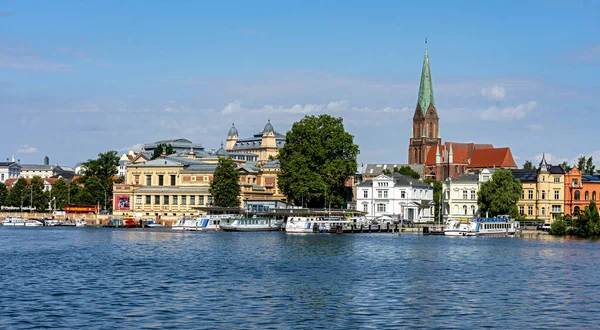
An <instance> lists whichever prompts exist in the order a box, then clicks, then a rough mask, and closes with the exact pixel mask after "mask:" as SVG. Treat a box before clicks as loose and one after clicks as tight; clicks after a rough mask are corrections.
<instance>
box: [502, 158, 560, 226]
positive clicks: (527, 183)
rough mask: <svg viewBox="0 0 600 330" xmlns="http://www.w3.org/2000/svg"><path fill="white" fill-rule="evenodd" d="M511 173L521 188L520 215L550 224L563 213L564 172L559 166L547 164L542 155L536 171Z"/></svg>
mask: <svg viewBox="0 0 600 330" xmlns="http://www.w3.org/2000/svg"><path fill="white" fill-rule="evenodd" d="M511 171H512V174H513V177H514V178H515V179H517V180H519V181H520V182H521V186H522V188H523V194H522V195H521V199H520V200H519V201H518V202H517V207H518V208H519V214H520V215H522V216H523V217H525V218H526V219H528V220H543V221H544V222H545V223H552V221H554V219H556V216H557V215H558V214H563V213H564V212H565V210H564V206H565V170H564V169H563V168H562V167H561V166H557V165H550V164H548V162H547V161H546V157H545V155H544V156H542V160H541V162H540V164H539V166H538V168H537V169H533V170H526V169H517V170H511Z"/></svg>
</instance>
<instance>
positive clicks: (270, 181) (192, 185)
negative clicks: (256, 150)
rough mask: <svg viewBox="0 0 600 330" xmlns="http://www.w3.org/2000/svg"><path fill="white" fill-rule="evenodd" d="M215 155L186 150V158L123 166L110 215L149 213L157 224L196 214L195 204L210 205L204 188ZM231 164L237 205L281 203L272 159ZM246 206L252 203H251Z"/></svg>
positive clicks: (276, 167)
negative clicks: (237, 183) (237, 176)
mask: <svg viewBox="0 0 600 330" xmlns="http://www.w3.org/2000/svg"><path fill="white" fill-rule="evenodd" d="M223 151H224V150H223ZM217 153H219V152H217ZM217 153H215V155H214V157H213V156H212V155H208V154H207V155H203V156H205V157H204V158H197V157H196V154H195V152H194V151H191V150H190V151H189V152H188V155H187V157H181V156H161V157H159V158H156V159H154V160H149V161H145V162H135V160H134V162H132V163H130V164H128V166H127V175H126V181H125V183H123V184H115V185H114V188H113V203H114V205H113V210H114V211H113V214H115V215H120V216H136V217H153V218H157V219H160V220H161V221H162V222H165V221H167V222H173V221H175V220H176V219H177V218H179V217H182V216H194V215H197V214H198V209H197V208H198V207H206V206H211V205H213V202H212V196H211V195H210V192H209V187H210V182H211V181H212V180H213V173H214V171H215V169H216V168H217V162H218V157H219V156H220V155H219V156H217V155H216V154H217ZM222 157H225V156H222ZM236 166H237V170H238V171H239V174H240V188H241V196H240V206H243V205H245V204H244V202H245V201H248V200H252V201H259V200H262V201H285V196H283V194H282V193H281V192H280V191H279V187H278V186H277V173H278V171H279V162H278V161H271V162H267V163H265V164H259V163H257V162H243V161H237V160H236ZM267 204H268V203H267ZM252 205H254V207H257V206H256V202H254V203H252Z"/></svg>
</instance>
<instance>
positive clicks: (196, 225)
mask: <svg viewBox="0 0 600 330" xmlns="http://www.w3.org/2000/svg"><path fill="white" fill-rule="evenodd" d="M200 220H201V219H199V218H185V217H184V218H179V220H177V221H176V222H175V223H174V224H173V226H172V227H171V229H172V230H180V231H200V230H202V225H201V222H200Z"/></svg>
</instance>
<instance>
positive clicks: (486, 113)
mask: <svg viewBox="0 0 600 330" xmlns="http://www.w3.org/2000/svg"><path fill="white" fill-rule="evenodd" d="M536 107H537V103H536V102H535V101H529V102H527V103H525V104H519V105H517V106H516V107H506V108H498V107H491V108H488V109H486V110H483V111H481V112H480V116H481V119H483V120H487V121H508V120H516V119H521V118H523V117H525V115H526V114H527V113H528V112H530V111H531V110H533V109H535V108H536Z"/></svg>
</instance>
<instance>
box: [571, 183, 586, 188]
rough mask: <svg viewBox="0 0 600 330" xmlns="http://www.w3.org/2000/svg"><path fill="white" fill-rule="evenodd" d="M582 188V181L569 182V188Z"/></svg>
mask: <svg viewBox="0 0 600 330" xmlns="http://www.w3.org/2000/svg"><path fill="white" fill-rule="evenodd" d="M581 188H583V184H582V183H574V182H573V183H571V189H581Z"/></svg>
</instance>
